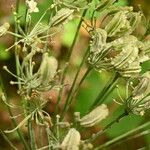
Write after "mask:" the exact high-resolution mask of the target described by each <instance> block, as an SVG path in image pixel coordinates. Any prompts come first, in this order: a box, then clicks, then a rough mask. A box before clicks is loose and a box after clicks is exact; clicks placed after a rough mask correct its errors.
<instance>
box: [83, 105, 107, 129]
mask: <svg viewBox="0 0 150 150" xmlns="http://www.w3.org/2000/svg"><path fill="white" fill-rule="evenodd" d="M108 113H109V111H108V108H107V105H105V104H102V105H100V106H98V107H96V108H95V109H94V110H92V111H91V112H90V113H89V114H87V115H85V116H84V117H82V118H81V119H80V125H81V126H83V127H92V126H94V125H96V124H97V123H99V122H100V121H101V120H103V119H105V118H106V117H107V116H108Z"/></svg>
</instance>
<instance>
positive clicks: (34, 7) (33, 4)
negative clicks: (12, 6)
mask: <svg viewBox="0 0 150 150" xmlns="http://www.w3.org/2000/svg"><path fill="white" fill-rule="evenodd" d="M26 3H27V5H28V7H29V13H32V12H39V9H38V8H37V2H35V1H34V0H26Z"/></svg>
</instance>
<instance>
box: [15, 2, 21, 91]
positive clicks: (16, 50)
mask: <svg viewBox="0 0 150 150" xmlns="http://www.w3.org/2000/svg"><path fill="white" fill-rule="evenodd" d="M19 4H20V0H17V1H16V15H15V34H18V18H17V16H18V13H19ZM17 41H18V37H15V43H16V42H17ZM15 60H16V72H17V76H19V75H20V70H19V68H20V62H19V54H18V46H17V45H15ZM18 82H20V80H19V79H18ZM18 87H19V89H20V88H21V84H18Z"/></svg>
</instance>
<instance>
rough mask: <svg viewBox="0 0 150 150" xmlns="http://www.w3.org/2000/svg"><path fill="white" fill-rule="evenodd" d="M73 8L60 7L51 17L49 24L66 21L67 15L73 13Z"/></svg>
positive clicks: (69, 15)
mask: <svg viewBox="0 0 150 150" xmlns="http://www.w3.org/2000/svg"><path fill="white" fill-rule="evenodd" d="M73 12H74V10H72V9H69V8H62V9H60V10H59V11H58V12H57V13H56V15H55V16H54V17H53V18H52V20H51V22H50V26H51V27H54V26H58V25H62V24H64V23H66V22H67V21H68V20H69V17H71V15H72V14H73Z"/></svg>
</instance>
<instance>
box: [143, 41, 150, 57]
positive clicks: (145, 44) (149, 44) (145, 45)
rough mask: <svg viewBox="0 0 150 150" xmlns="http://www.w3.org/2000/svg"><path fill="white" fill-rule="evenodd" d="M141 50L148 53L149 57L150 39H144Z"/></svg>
mask: <svg viewBox="0 0 150 150" xmlns="http://www.w3.org/2000/svg"><path fill="white" fill-rule="evenodd" d="M141 51H142V52H143V53H144V54H145V55H147V56H148V57H150V41H149V40H148V41H144V42H143V45H142V46H141ZM149 59H150V58H149Z"/></svg>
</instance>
